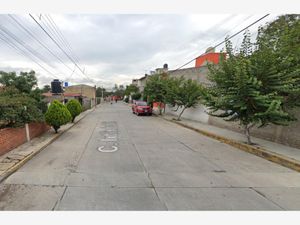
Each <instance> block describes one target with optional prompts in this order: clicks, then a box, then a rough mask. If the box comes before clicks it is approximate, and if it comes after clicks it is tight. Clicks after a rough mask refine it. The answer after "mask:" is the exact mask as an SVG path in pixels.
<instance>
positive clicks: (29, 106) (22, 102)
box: [0, 87, 44, 128]
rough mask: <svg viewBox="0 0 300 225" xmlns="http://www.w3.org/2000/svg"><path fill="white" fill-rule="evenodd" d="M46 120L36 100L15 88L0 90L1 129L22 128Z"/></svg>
mask: <svg viewBox="0 0 300 225" xmlns="http://www.w3.org/2000/svg"><path fill="white" fill-rule="evenodd" d="M43 120H44V116H43V114H42V111H41V110H40V109H39V108H37V102H36V100H35V99H34V98H31V97H29V96H28V95H27V94H25V93H21V92H20V91H19V90H18V89H16V88H15V87H2V88H1V89H0V128H3V127H20V126H24V124H25V123H30V122H41V121H43Z"/></svg>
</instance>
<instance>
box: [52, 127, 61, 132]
mask: <svg viewBox="0 0 300 225" xmlns="http://www.w3.org/2000/svg"><path fill="white" fill-rule="evenodd" d="M59 128H60V127H57V126H53V129H54V130H55V133H56V134H57V131H58V129H59Z"/></svg>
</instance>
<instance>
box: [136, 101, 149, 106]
mask: <svg viewBox="0 0 300 225" xmlns="http://www.w3.org/2000/svg"><path fill="white" fill-rule="evenodd" d="M136 105H139V106H147V102H137V103H136Z"/></svg>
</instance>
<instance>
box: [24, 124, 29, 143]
mask: <svg viewBox="0 0 300 225" xmlns="http://www.w3.org/2000/svg"><path fill="white" fill-rule="evenodd" d="M25 131H26V139H27V141H30V133H29V126H28V123H25Z"/></svg>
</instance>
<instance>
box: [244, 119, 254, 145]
mask: <svg viewBox="0 0 300 225" xmlns="http://www.w3.org/2000/svg"><path fill="white" fill-rule="evenodd" d="M250 128H251V126H249V125H248V124H247V125H245V135H246V137H247V144H249V145H252V144H253V143H252V142H251V137H250Z"/></svg>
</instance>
